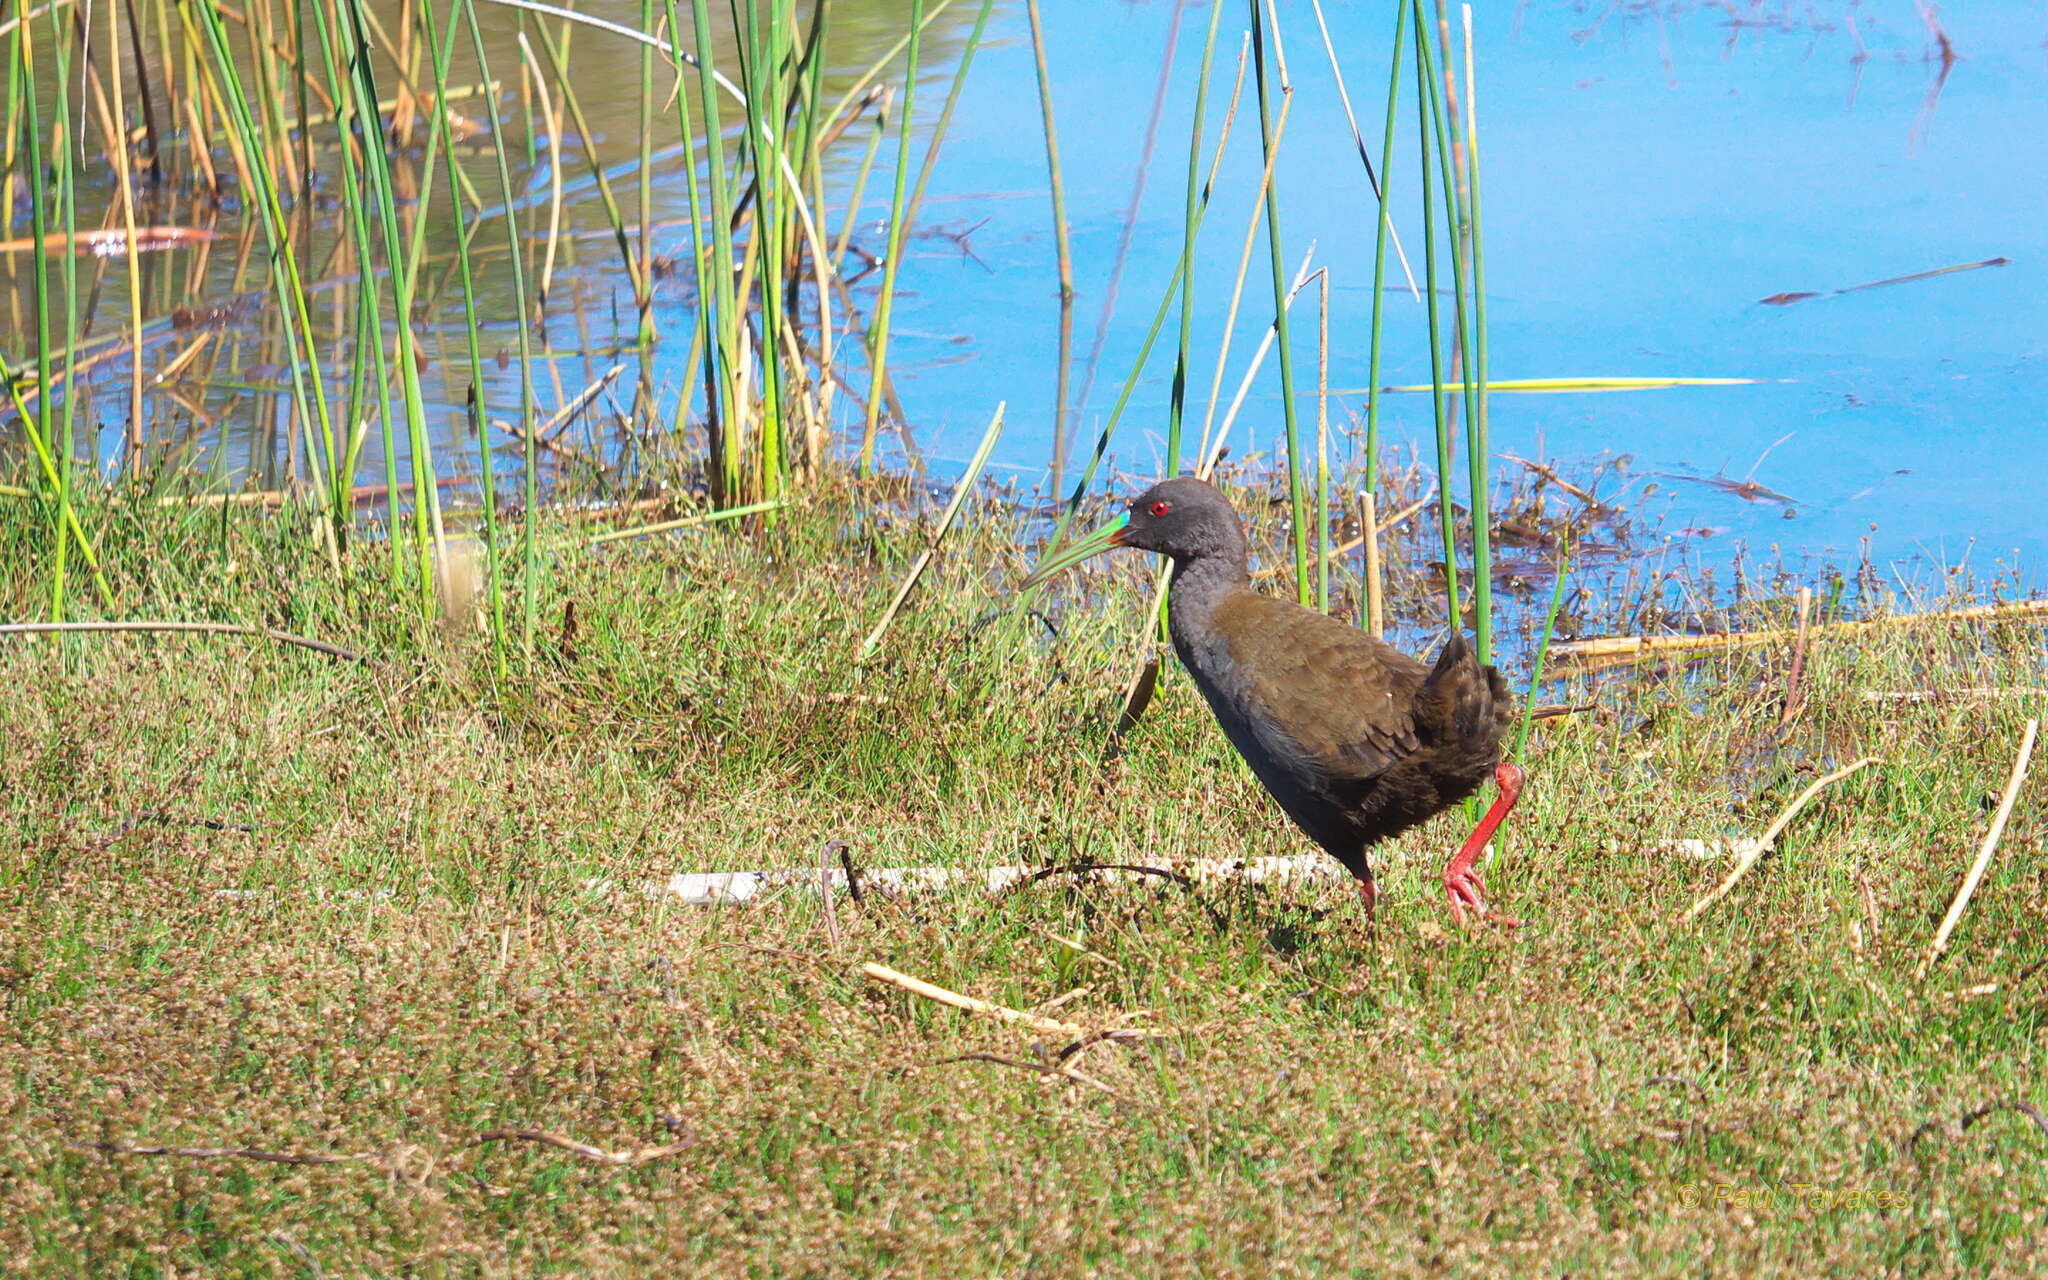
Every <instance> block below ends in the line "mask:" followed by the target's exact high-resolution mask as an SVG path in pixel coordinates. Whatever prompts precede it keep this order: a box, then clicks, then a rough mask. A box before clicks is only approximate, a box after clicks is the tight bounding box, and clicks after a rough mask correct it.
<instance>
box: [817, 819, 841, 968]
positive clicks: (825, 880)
mask: <svg viewBox="0 0 2048 1280" xmlns="http://www.w3.org/2000/svg"><path fill="white" fill-rule="evenodd" d="M845 849H846V841H844V840H827V841H826V842H825V843H824V845H823V846H822V847H820V848H819V850H818V896H819V897H820V898H823V899H824V901H825V936H826V937H827V938H829V939H831V941H832V945H833V946H834V947H837V946H838V945H839V910H838V908H837V907H835V906H834V905H833V903H832V855H833V854H835V853H842V852H844V851H845Z"/></svg>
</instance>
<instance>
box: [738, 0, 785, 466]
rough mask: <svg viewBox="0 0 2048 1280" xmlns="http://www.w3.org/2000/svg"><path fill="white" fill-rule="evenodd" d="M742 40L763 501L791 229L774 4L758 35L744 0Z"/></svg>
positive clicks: (776, 437)
mask: <svg viewBox="0 0 2048 1280" xmlns="http://www.w3.org/2000/svg"><path fill="white" fill-rule="evenodd" d="M742 34H743V37H744V46H745V48H746V51H747V56H746V58H745V61H744V62H743V64H742V66H741V72H742V80H743V82H744V83H745V84H746V86H747V107H746V112H747V138H748V149H749V150H750V151H751V153H752V156H753V170H754V192H755V219H754V236H755V239H756V240H757V241H758V253H759V259H758V260H759V271H760V286H759V290H760V300H761V302H760V305H761V341H760V361H761V429H760V435H759V438H758V440H757V443H756V448H755V451H754V452H755V456H754V458H753V459H751V461H752V464H753V467H754V468H755V470H756V474H757V476H758V477H759V478H758V481H757V483H756V484H755V485H753V486H750V488H751V489H752V491H753V492H757V493H759V494H760V496H761V497H763V498H776V497H780V496H781V494H782V479H783V467H784V464H785V461H786V459H785V458H784V455H783V437H782V427H783V404H782V391H783V386H782V376H783V375H782V311H783V307H782V301H783V295H782V275H783V271H784V269H785V267H786V265H787V256H786V249H787V245H786V243H785V241H784V233H785V231H786V230H787V228H788V224H789V216H788V209H787V208H786V207H785V203H784V195H785V193H784V187H783V176H782V174H781V172H780V171H779V167H778V165H777V163H776V160H777V157H778V156H779V155H780V154H781V130H782V121H783V103H784V99H783V85H784V81H783V77H782V59H783V41H782V35H783V24H782V21H781V13H780V10H779V8H777V7H775V6H773V4H772V3H771V7H770V9H769V12H768V23H767V30H765V31H763V30H762V29H761V21H760V4H759V0H747V5H746V21H745V24H744V31H743V33H742ZM771 130H772V131H773V133H772V136H771Z"/></svg>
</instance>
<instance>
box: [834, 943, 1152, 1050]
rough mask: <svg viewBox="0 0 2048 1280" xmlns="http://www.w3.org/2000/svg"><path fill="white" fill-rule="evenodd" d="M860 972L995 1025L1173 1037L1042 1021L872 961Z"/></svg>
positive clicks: (1132, 1029) (1148, 1031) (1056, 1032)
mask: <svg viewBox="0 0 2048 1280" xmlns="http://www.w3.org/2000/svg"><path fill="white" fill-rule="evenodd" d="M860 971H861V972H862V973H864V974H866V975H867V976H868V977H870V978H873V979H874V980H875V981H876V982H885V983H888V984H889V985H890V986H893V987H898V988H900V989H902V990H904V991H908V992H909V993H910V994H912V995H914V996H922V997H924V998H925V999H926V1000H932V1001H936V1002H937V1003H939V1004H943V1005H950V1006H952V1007H953V1008H955V1009H960V1010H964V1011H965V1012H967V1013H978V1014H980V1015H982V1016H983V1017H986V1018H994V1019H996V1020H997V1021H998V1022H1007V1023H1010V1024H1011V1025H1013V1026H1020V1027H1029V1028H1031V1029H1032V1030H1033V1031H1045V1032H1050V1033H1051V1034H1053V1035H1062V1036H1088V1035H1096V1034H1100V1035H1101V1036H1102V1037H1103V1038H1104V1039H1111V1040H1143V1039H1153V1038H1157V1037H1160V1036H1165V1035H1170V1034H1172V1033H1171V1032H1167V1031H1156V1030H1152V1029H1150V1028H1145V1027H1118V1028H1116V1029H1114V1030H1103V1031H1097V1030H1094V1029H1091V1028H1088V1027H1084V1026H1082V1025H1081V1024H1080V1023H1077V1022H1062V1021H1060V1020H1059V1019H1057V1018H1042V1017H1039V1016H1038V1015H1037V1014H1035V1013H1025V1012H1024V1011H1023V1010H1021V1009H1012V1008H1010V1007H1009V1006H1007V1005H1000V1004H990V1003H989V1002H988V1001H986V1000H977V999H975V998H974V997H973V996H964V995H961V994H960V993H959V992H957V991H948V990H947V989H946V988H944V987H941V986H935V985H933V984H932V983H929V982H926V981H924V980H923V979H922V978H913V977H911V976H910V975H909V974H907V973H900V972H898V971H897V970H895V969H891V968H890V967H889V966H888V965H885V964H876V963H875V962H874V961H872V960H870V961H868V962H867V963H865V964H863V965H861V967H860Z"/></svg>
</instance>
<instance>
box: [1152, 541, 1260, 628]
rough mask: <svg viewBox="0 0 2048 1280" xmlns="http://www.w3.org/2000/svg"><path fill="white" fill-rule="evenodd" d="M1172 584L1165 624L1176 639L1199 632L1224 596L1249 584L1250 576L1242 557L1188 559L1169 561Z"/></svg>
mask: <svg viewBox="0 0 2048 1280" xmlns="http://www.w3.org/2000/svg"><path fill="white" fill-rule="evenodd" d="M1172 581H1173V592H1172V594H1171V595H1169V596H1168V597H1167V623H1168V625H1169V626H1171V627H1172V628H1173V631H1174V633H1175V635H1176V637H1178V636H1182V635H1189V634H1193V633H1194V632H1197V631H1200V630H1203V629H1204V628H1205V627H1206V625H1207V622H1208V620H1209V618H1210V617H1211V616H1213V615H1214V613H1215V611H1216V607H1217V606H1218V605H1220V604H1222V603H1223V600H1224V597H1226V596H1228V595H1229V594H1230V593H1231V592H1232V591H1237V590H1242V589H1244V588H1246V587H1248V586H1249V585H1250V583H1251V574H1250V572H1248V571H1247V570H1246V568H1245V563H1244V560H1243V559H1242V558H1226V557H1223V556H1191V557H1189V558H1187V559H1185V560H1175V561H1174V562H1173V580H1172Z"/></svg>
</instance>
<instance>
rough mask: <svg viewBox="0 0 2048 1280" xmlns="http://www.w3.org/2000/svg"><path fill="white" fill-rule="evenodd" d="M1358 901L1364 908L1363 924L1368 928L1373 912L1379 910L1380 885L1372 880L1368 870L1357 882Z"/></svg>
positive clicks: (1370, 925) (1371, 922)
mask: <svg viewBox="0 0 2048 1280" xmlns="http://www.w3.org/2000/svg"><path fill="white" fill-rule="evenodd" d="M1358 901H1359V903H1360V904H1361V905H1363V906H1364V908H1365V924H1366V927H1367V928H1368V929H1369V928H1371V927H1372V925H1373V919H1374V913H1375V912H1377V911H1378V910H1379V905H1380V887H1379V885H1377V884H1375V883H1374V882H1373V878H1372V872H1370V871H1368V872H1366V873H1365V875H1364V876H1363V877H1362V878H1360V880H1359V882H1358Z"/></svg>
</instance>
